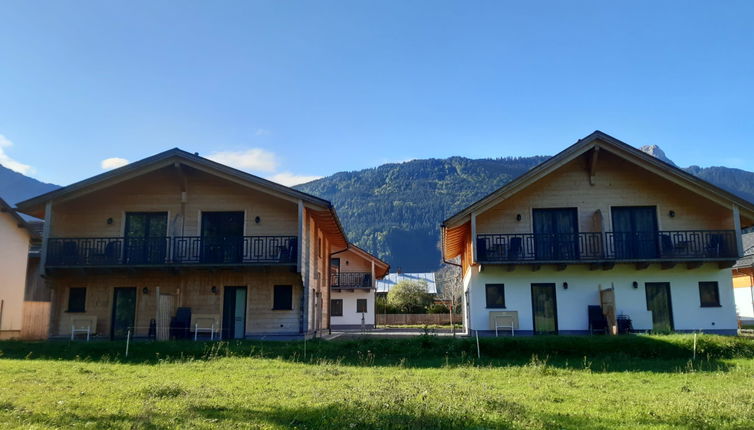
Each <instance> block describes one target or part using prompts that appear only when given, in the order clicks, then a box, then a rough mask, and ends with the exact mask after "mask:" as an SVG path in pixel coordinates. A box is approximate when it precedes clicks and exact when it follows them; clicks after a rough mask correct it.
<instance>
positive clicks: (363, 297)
mask: <svg viewBox="0 0 754 430" xmlns="http://www.w3.org/2000/svg"><path fill="white" fill-rule="evenodd" d="M389 270H390V266H389V265H388V264H387V263H385V262H384V261H382V260H380V259H379V258H377V257H375V256H373V255H371V254H369V253H368V252H366V251H364V250H363V249H361V248H359V247H357V246H356V245H354V244H349V245H348V249H346V250H343V251H340V252H337V253H335V254H332V255H331V256H330V307H329V311H330V328H331V329H333V330H348V329H361V328H365V329H371V328H374V318H375V289H376V283H377V282H379V281H378V280H379V279H382V278H383V277H385V275H387V274H388V271H389Z"/></svg>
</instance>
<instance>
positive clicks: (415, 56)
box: [0, 1, 754, 185]
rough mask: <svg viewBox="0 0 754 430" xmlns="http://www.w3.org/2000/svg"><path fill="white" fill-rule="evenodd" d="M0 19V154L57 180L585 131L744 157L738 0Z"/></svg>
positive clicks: (749, 134)
mask: <svg viewBox="0 0 754 430" xmlns="http://www.w3.org/2000/svg"><path fill="white" fill-rule="evenodd" d="M0 22H2V23H3V24H2V25H0V135H1V136H2V138H0V163H2V164H4V165H6V166H12V167H14V168H15V169H16V170H21V171H23V172H26V173H27V174H29V175H31V176H33V177H36V178H38V179H41V180H44V181H49V182H54V183H58V184H61V185H65V184H68V183H71V182H74V181H77V180H80V179H84V178H86V177H88V176H91V175H93V174H97V173H100V172H102V171H103V167H102V163H103V160H106V159H113V158H115V159H124V160H130V161H135V160H138V159H140V158H143V157H146V156H149V155H152V154H154V153H157V152H160V151H163V150H165V149H168V148H171V147H176V146H177V147H180V148H183V149H186V150H189V151H192V152H199V153H200V154H201V155H204V156H213V157H214V158H216V159H218V160H221V161H224V162H226V163H229V164H233V165H235V166H237V167H241V168H243V169H245V170H248V171H250V172H252V173H255V174H259V175H260V176H264V177H272V178H275V179H277V180H279V181H282V182H284V183H292V182H296V181H300V180H302V178H300V177H316V176H323V175H328V174H331V173H334V172H337V171H343V170H356V169H361V168H367V167H373V166H377V165H379V164H382V163H385V162H397V161H404V160H408V159H413V158H428V157H447V156H451V155H462V156H467V157H474V158H481V157H498V156H509V155H536V154H554V153H556V152H558V151H560V150H561V149H563V148H564V147H566V146H567V145H570V144H571V143H573V142H575V141H576V140H577V139H578V138H581V137H583V136H585V135H587V134H589V133H590V132H592V131H593V130H595V129H600V130H602V131H604V132H607V133H609V134H612V135H613V136H615V137H617V138H619V139H622V140H624V141H626V142H628V143H630V144H632V145H635V146H641V145H648V144H658V145H660V146H661V147H662V148H663V149H664V150H665V152H666V153H667V154H668V156H669V157H670V158H671V159H673V160H674V161H675V162H676V163H677V164H679V165H682V166H687V165H691V164H698V165H702V166H710V165H728V166H731V167H740V168H745V169H748V170H754V151H752V149H751V148H752V147H753V143H754V142H753V141H754V139H753V137H754V26H752V22H754V2H749V1H741V2H735V1H726V2H687V1H665V2H656V1H635V2H612V1H611V2H605V1H552V2H534V1H532V2H528V1H526V2H524V1H521V2H503V1H490V2H475V1H471V2H466V1H464V2H460V1H458V2H442V1H372V2H366V1H339V2H330V1H318V2H314V1H306V2H296V1H264V2H255V1H238V2H233V1H222V2H209V1H207V2H186V1H181V2H178V1H172V2H168V1H156V2H155V1H144V2H141V1H128V2H120V3H116V2H99V1H97V2H94V1H92V2H85V1H75V2H61V1H52V2H28V1H4V2H2V3H0ZM119 162H121V163H122V162H123V161H119V160H110V161H109V162H107V163H105V164H106V165H107V166H108V167H111V166H113V165H118V164H119Z"/></svg>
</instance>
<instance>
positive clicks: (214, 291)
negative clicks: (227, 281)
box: [212, 285, 217, 294]
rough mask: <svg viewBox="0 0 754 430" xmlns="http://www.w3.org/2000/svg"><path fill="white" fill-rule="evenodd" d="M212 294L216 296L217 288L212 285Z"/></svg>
mask: <svg viewBox="0 0 754 430" xmlns="http://www.w3.org/2000/svg"><path fill="white" fill-rule="evenodd" d="M212 294H217V287H216V286H214V285H213V286H212Z"/></svg>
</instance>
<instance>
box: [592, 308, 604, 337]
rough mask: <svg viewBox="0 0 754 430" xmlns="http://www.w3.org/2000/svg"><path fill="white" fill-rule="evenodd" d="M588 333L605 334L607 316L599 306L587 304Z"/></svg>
mask: <svg viewBox="0 0 754 430" xmlns="http://www.w3.org/2000/svg"><path fill="white" fill-rule="evenodd" d="M588 311H589V333H590V334H594V333H595V332H600V331H601V332H602V333H605V334H607V318H605V315H604V314H603V313H602V307H601V306H595V305H592V306H589V307H588Z"/></svg>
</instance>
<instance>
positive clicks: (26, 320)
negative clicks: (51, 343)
mask: <svg viewBox="0 0 754 430" xmlns="http://www.w3.org/2000/svg"><path fill="white" fill-rule="evenodd" d="M22 318H23V320H22V322H21V339H24V340H42V339H47V334H48V333H47V331H48V328H49V325H50V302H24V310H23V317H22Z"/></svg>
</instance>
